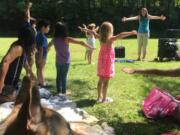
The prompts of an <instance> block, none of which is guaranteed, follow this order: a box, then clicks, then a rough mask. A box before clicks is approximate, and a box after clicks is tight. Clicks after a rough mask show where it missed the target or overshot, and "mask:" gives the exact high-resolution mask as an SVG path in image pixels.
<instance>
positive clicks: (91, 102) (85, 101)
mask: <svg viewBox="0 0 180 135" xmlns="http://www.w3.org/2000/svg"><path fill="white" fill-rule="evenodd" d="M75 103H76V104H77V106H78V107H80V108H84V107H89V106H91V107H92V106H94V105H95V104H96V100H93V99H81V100H77V101H76V102H75Z"/></svg>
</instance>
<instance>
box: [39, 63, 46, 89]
mask: <svg viewBox="0 0 180 135" xmlns="http://www.w3.org/2000/svg"><path fill="white" fill-rule="evenodd" d="M45 64H46V60H43V61H42V65H41V66H40V68H39V81H40V82H39V83H40V85H42V86H43V85H44V82H45V79H44V70H45Z"/></svg>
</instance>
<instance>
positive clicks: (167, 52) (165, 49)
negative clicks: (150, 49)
mask: <svg viewBox="0 0 180 135" xmlns="http://www.w3.org/2000/svg"><path fill="white" fill-rule="evenodd" d="M176 42H177V39H176V38H161V39H159V43H158V57H159V59H161V60H162V59H163V58H169V59H173V58H175V57H176V51H177V50H178V48H177V44H176Z"/></svg>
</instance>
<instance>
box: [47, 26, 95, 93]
mask: <svg viewBox="0 0 180 135" xmlns="http://www.w3.org/2000/svg"><path fill="white" fill-rule="evenodd" d="M70 43H73V44H80V45H82V46H84V47H87V48H90V49H94V48H93V47H92V46H90V45H88V44H86V43H85V42H83V41H78V40H76V39H74V38H72V37H68V31H67V28H66V25H65V24H63V23H61V22H58V23H57V24H56V26H55V33H54V37H53V39H52V41H51V42H50V43H49V45H48V50H49V49H50V48H51V46H52V45H54V48H55V51H56V71H57V72H56V73H57V74H56V75H57V76H56V87H57V91H58V93H59V94H60V95H62V96H66V89H67V88H66V87H67V74H68V71H69V66H70V50H69V44H70Z"/></svg>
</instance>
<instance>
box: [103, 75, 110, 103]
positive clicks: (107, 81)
mask: <svg viewBox="0 0 180 135" xmlns="http://www.w3.org/2000/svg"><path fill="white" fill-rule="evenodd" d="M109 79H110V78H104V79H103V88H102V94H103V99H102V101H105V100H106V98H107V89H108V85H109Z"/></svg>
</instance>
